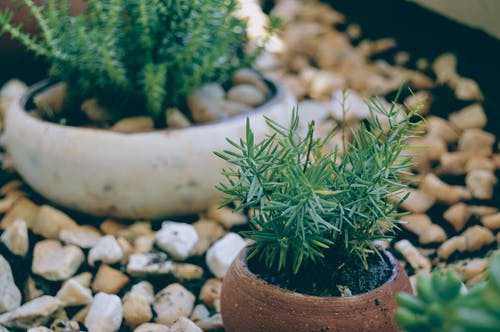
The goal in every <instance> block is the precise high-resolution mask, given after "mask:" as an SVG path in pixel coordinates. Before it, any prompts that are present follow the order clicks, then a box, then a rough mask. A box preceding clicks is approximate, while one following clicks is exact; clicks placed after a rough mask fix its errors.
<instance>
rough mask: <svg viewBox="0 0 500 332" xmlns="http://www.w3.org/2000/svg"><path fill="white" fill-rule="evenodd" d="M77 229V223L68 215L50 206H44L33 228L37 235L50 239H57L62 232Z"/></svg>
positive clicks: (39, 211)
mask: <svg viewBox="0 0 500 332" xmlns="http://www.w3.org/2000/svg"><path fill="white" fill-rule="evenodd" d="M77 227H78V224H77V223H76V221H74V220H73V219H72V218H71V217H69V216H68V215H67V214H66V213H64V212H62V211H60V210H58V209H56V208H54V207H52V206H50V205H42V206H40V209H39V210H38V214H37V216H36V219H35V222H34V223H33V225H32V227H31V228H32V230H33V233H35V234H38V235H41V236H43V237H45V238H49V239H57V238H59V233H60V232H61V231H62V230H64V229H73V228H77Z"/></svg>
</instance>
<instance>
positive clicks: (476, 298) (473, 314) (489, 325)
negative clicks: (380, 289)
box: [395, 254, 500, 332]
mask: <svg viewBox="0 0 500 332" xmlns="http://www.w3.org/2000/svg"><path fill="white" fill-rule="evenodd" d="M416 291H417V295H416V296H413V295H410V294H408V293H400V294H398V297H397V300H398V304H399V308H398V309H397V310H396V313H395V315H396V321H397V322H398V324H399V326H400V327H401V328H403V329H404V330H405V331H416V332H445V331H460V332H469V331H470V332H473V331H474V332H478V331H484V332H486V331H490V332H494V331H500V255H498V254H497V255H494V256H493V257H491V258H490V262H489V269H488V279H487V281H485V282H483V283H481V284H479V285H477V286H474V287H472V288H471V289H470V290H468V291H464V286H463V284H462V281H461V280H460V277H459V276H458V275H457V273H456V272H455V271H453V270H451V269H449V270H447V271H446V272H445V273H440V272H438V271H433V272H432V275H431V277H430V278H429V277H428V276H425V275H423V274H419V275H417V284H416Z"/></svg>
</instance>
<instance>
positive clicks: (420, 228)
mask: <svg viewBox="0 0 500 332" xmlns="http://www.w3.org/2000/svg"><path fill="white" fill-rule="evenodd" d="M400 219H401V220H402V221H404V222H406V223H403V227H404V228H406V229H407V230H409V231H410V232H412V233H414V234H416V235H418V241H419V242H420V243H421V244H429V243H436V242H443V241H445V240H446V233H445V231H444V230H443V229H442V228H441V227H440V226H438V225H436V224H433V223H432V221H431V219H430V218H429V216H428V215H426V214H423V213H413V214H409V215H407V216H403V217H401V218H400Z"/></svg>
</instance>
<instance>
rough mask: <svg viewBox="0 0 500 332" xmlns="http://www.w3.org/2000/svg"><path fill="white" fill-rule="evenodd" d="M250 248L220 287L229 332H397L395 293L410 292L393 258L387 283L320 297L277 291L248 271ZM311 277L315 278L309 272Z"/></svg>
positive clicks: (405, 278) (400, 269) (234, 264)
mask: <svg viewBox="0 0 500 332" xmlns="http://www.w3.org/2000/svg"><path fill="white" fill-rule="evenodd" d="M246 254H247V251H246V249H243V250H242V252H241V253H240V254H239V255H238V257H237V258H236V259H235V261H234V262H233V264H232V265H231V267H230V268H229V270H228V272H227V274H226V277H225V278H224V282H223V285H222V294H221V312H222V320H223V321H224V327H225V329H226V331H227V332H232V331H234V332H258V331H259V332H263V331H266V332H267V331H269V332H271V331H272V332H281V331H282V332H290V331H294V332H295V331H297V332H301V331H318V332H319V331H356V332H357V331H371V332H373V331H384V332H387V331H398V330H399V328H398V326H397V324H396V322H395V320H394V317H393V312H394V310H395V309H396V308H397V303H396V298H395V297H396V294H397V293H398V292H400V291H406V292H409V293H411V292H412V288H411V284H410V280H409V279H408V276H407V274H406V272H405V271H404V269H403V268H402V267H401V266H400V264H399V263H398V262H397V261H396V260H395V259H394V257H393V256H392V255H391V254H390V253H388V252H387V253H386V254H387V256H388V257H389V260H390V262H391V263H392V264H393V266H394V271H393V273H392V275H391V277H390V278H389V280H388V281H387V282H386V283H385V284H383V285H382V286H380V287H378V288H376V289H374V290H371V291H370V292H368V293H364V294H360V295H355V296H352V297H318V296H311V295H304V294H300V293H295V292H292V291H289V290H286V289H282V288H278V287H276V286H274V285H271V284H269V283H267V282H265V281H264V280H262V279H260V278H258V277H257V276H256V275H255V274H253V273H252V272H251V271H250V270H249V269H248V267H247V264H246V260H245V258H246ZM311 273H315V272H314V271H311Z"/></svg>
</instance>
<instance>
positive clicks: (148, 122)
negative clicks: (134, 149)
mask: <svg viewBox="0 0 500 332" xmlns="http://www.w3.org/2000/svg"><path fill="white" fill-rule="evenodd" d="M153 129H154V122H153V119H152V118H151V117H149V116H136V117H131V118H125V119H121V120H119V121H118V122H117V123H115V124H114V125H113V126H112V127H111V130H112V131H117V132H120V133H137V132H145V131H151V130H153Z"/></svg>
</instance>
